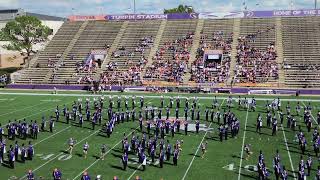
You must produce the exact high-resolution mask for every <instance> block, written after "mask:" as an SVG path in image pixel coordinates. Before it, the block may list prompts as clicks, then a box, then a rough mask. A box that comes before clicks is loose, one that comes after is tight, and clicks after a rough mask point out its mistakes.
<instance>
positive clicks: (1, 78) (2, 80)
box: [0, 74, 8, 83]
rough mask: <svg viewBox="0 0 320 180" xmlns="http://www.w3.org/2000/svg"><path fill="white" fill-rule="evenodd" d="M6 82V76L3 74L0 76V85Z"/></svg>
mask: <svg viewBox="0 0 320 180" xmlns="http://www.w3.org/2000/svg"><path fill="white" fill-rule="evenodd" d="M7 81H8V75H6V74H3V75H1V76H0V83H6V82H7Z"/></svg>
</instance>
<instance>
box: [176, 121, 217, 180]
mask: <svg viewBox="0 0 320 180" xmlns="http://www.w3.org/2000/svg"><path fill="white" fill-rule="evenodd" d="M211 125H212V123H210V125H209V128H210V127H211ZM207 134H208V131H206V133H205V134H204V135H203V137H202V140H201V142H200V144H199V146H198V148H197V150H196V152H195V153H194V155H193V157H192V160H191V161H190V163H189V166H188V168H187V170H186V172H185V173H184V175H183V177H182V180H184V179H185V178H186V176H187V174H188V172H189V170H190V168H191V166H192V163H193V161H194V159H195V158H196V155H197V154H198V151H199V149H200V147H201V144H202V142H203V140H204V138H205V137H206V136H207Z"/></svg>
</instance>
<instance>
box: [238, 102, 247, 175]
mask: <svg viewBox="0 0 320 180" xmlns="http://www.w3.org/2000/svg"><path fill="white" fill-rule="evenodd" d="M248 115H249V107H248V106H247V115H246V121H245V124H244V130H243V139H242V146H241V157H240V164H239V174H238V180H240V179H241V168H242V159H243V150H244V141H245V139H246V131H247V123H248Z"/></svg>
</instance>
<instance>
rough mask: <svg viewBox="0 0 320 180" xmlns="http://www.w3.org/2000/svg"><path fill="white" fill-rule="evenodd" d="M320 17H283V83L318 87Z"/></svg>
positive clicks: (290, 85)
mask: <svg viewBox="0 0 320 180" xmlns="http://www.w3.org/2000/svg"><path fill="white" fill-rule="evenodd" d="M319 20H320V18H319V17H301V18H299V20H297V18H282V19H281V23H282V36H283V38H282V39H283V42H282V43H283V47H284V48H283V49H284V51H283V55H284V64H283V67H284V69H285V85H286V86H289V87H305V88H307V87H308V88H311V87H320V66H319V59H320V53H319V49H320V44H319V42H320V29H319V26H320V21H319Z"/></svg>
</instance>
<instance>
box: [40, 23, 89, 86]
mask: <svg viewBox="0 0 320 180" xmlns="http://www.w3.org/2000/svg"><path fill="white" fill-rule="evenodd" d="M88 23H89V21H85V22H83V23H82V24H81V26H80V28H79V30H78V32H77V33H76V34H75V35H74V37H73V38H72V40H71V41H70V43H69V45H68V46H67V48H66V49H65V50H64V52H63V53H62V55H61V57H60V58H59V60H58V63H57V64H61V63H62V62H63V61H64V60H65V59H66V58H67V56H68V54H69V53H70V51H71V50H72V48H73V46H74V45H75V44H76V42H77V41H78V39H79V38H80V36H81V34H82V33H83V31H84V30H85V29H86V27H87V25H88ZM53 70H54V69H50V71H49V72H48V74H47V75H46V76H45V78H44V79H43V82H44V83H49V80H50V78H51V77H52V74H53ZM58 71H59V70H58Z"/></svg>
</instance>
